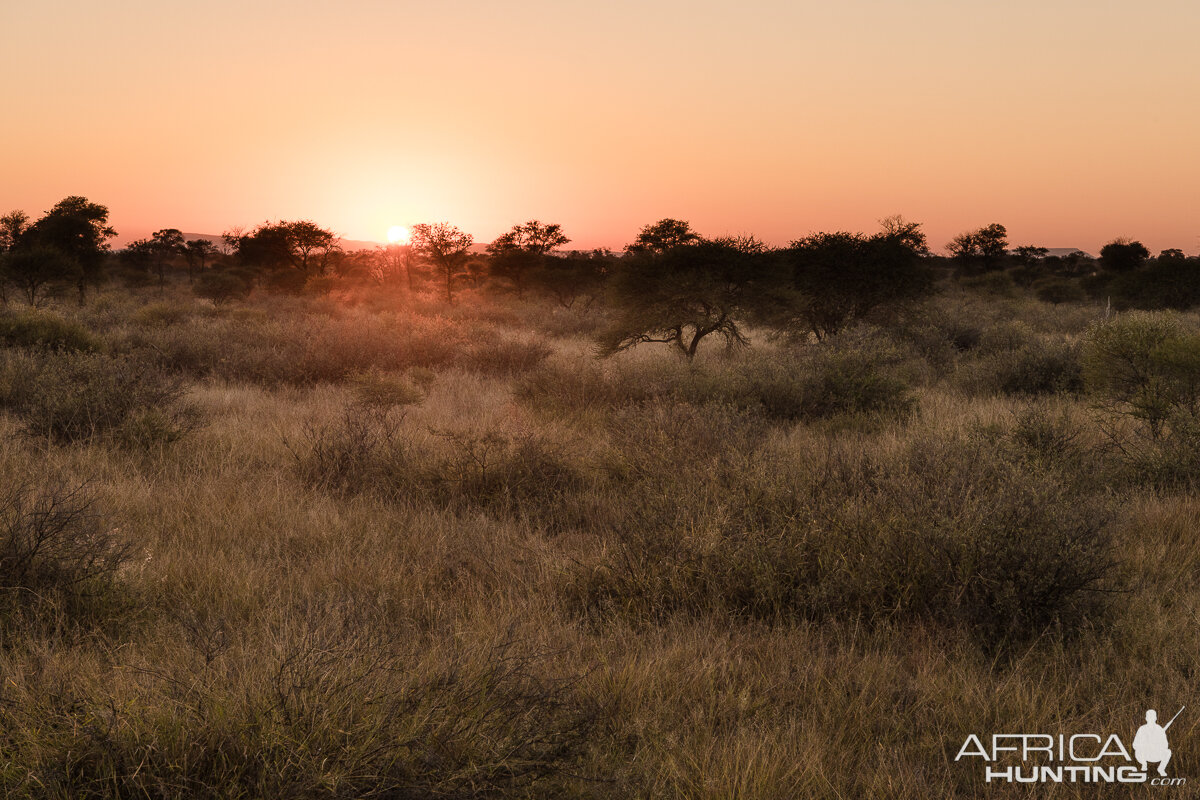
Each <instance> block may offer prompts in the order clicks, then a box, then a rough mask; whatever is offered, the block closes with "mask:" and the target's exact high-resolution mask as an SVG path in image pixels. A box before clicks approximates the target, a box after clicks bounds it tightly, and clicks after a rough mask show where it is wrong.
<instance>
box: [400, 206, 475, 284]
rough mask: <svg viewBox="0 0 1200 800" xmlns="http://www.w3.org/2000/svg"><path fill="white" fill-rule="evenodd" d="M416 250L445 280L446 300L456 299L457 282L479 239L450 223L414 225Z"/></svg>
mask: <svg viewBox="0 0 1200 800" xmlns="http://www.w3.org/2000/svg"><path fill="white" fill-rule="evenodd" d="M410 238H411V241H412V246H413V249H414V250H415V251H416V252H417V254H418V255H419V257H420V258H421V259H422V260H423V261H424V262H425V263H427V264H429V265H430V266H431V267H433V268H434V270H436V271H437V273H438V275H439V277H440V278H441V279H442V281H443V282H444V283H445V288H446V302H447V303H453V302H454V281H455V280H457V279H458V278H460V277H461V276H462V275H463V274H464V268H465V267H466V263H467V259H468V258H470V255H471V244H472V243H473V242H474V241H475V239H474V237H472V236H471V234H469V233H464V232H463V231H460V230H459V229H458V228H456V227H454V226H453V225H451V224H450V223H448V222H435V223H433V224H426V223H421V224H420V225H414V226H413V229H412V234H411V237H410Z"/></svg>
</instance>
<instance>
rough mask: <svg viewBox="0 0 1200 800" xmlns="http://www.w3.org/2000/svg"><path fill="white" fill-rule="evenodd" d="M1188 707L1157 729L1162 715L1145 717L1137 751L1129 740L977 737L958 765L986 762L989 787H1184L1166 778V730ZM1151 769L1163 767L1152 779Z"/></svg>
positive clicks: (962, 751) (971, 738)
mask: <svg viewBox="0 0 1200 800" xmlns="http://www.w3.org/2000/svg"><path fill="white" fill-rule="evenodd" d="M1186 707H1187V706H1183V707H1182V708H1180V709H1179V710H1178V711H1176V712H1175V716H1173V717H1171V721H1170V722H1168V723H1167V724H1166V725H1159V724H1158V712H1157V711H1155V710H1154V709H1149V710H1148V711H1146V723H1145V724H1144V725H1142V726H1141V727H1139V728H1138V729H1137V732H1136V733H1135V734H1134V737H1133V742H1132V745H1133V746H1132V748H1128V747H1126V745H1125V742H1127V741H1129V740H1128V739H1125V740H1122V737H1121V736H1119V735H1117V734H1115V733H1110V734H1107V735H1103V736H1102V735H1100V734H1099V733H1075V734H1065V733H1059V734H1056V735H1052V734H1048V733H996V734H992V735H991V736H990V737H986V736H984V737H981V736H979V735H978V734H974V733H973V734H971V735H969V736H968V737H967V738H966V739H965V740H964V741H963V743H962V747H960V748H959V750H958V755H956V756H955V757H954V760H955V761H956V762H957V761H961V760H963V759H972V758H978V759H981V761H982V763H981V764H980V766H981V767H982V768H983V773H984V780H985V781H986V782H987V783H993V782H1001V783H1148V784H1149V785H1151V786H1183V785H1184V784H1185V783H1186V782H1187V779H1186V778H1169V777H1167V764H1168V763H1170V761H1171V756H1172V755H1173V753H1172V751H1171V746H1170V742H1169V741H1168V739H1167V730H1168V729H1169V728H1170V727H1171V726H1172V725H1173V724H1174V723H1175V720H1177V719H1178V718H1179V715H1180V714H1182V713H1183V709H1184V708H1186ZM1131 749H1132V754H1131V752H1130V750H1131ZM968 763H969V762H968ZM1150 764H1156V765H1157V766H1158V774H1157V775H1156V776H1153V777H1152V776H1151V773H1150V766H1149V765H1150Z"/></svg>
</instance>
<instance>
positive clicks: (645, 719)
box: [0, 198, 1200, 800]
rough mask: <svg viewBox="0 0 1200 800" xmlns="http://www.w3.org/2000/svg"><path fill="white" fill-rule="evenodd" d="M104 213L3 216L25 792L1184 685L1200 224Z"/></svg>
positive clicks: (957, 728)
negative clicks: (935, 226) (588, 243)
mask: <svg viewBox="0 0 1200 800" xmlns="http://www.w3.org/2000/svg"><path fill="white" fill-rule="evenodd" d="M47 220H49V221H47ZM111 233H112V232H111V229H110V228H108V225H107V210H106V209H104V208H103V206H98V205H96V204H93V203H90V202H89V201H86V200H85V199H84V198H68V200H65V201H63V203H61V204H59V206H56V207H55V209H52V210H51V211H50V212H48V213H47V215H46V216H45V217H44V218H43V219H41V220H38V221H35V222H30V220H29V219H28V218H27V217H26V216H25V215H24V214H21V213H19V212H14V213H12V214H9V215H7V216H5V217H4V218H3V219H0V250H2V251H3V252H2V254H0V270H2V273H0V274H2V276H3V282H4V286H5V287H6V292H5V294H4V305H3V307H2V308H0V442H2V443H3V444H2V447H0V680H2V683H0V787H3V791H4V792H5V794H6V795H10V796H14V797H22V796H24V797H59V798H79V797H139V798H142V797H150V798H160V797H161V798H166V797H198V798H235V797H236V798H253V797H309V798H320V797H381V798H382V797H386V798H418V797H420V798H426V797H429V798H492V797H546V798H560V797H577V798H625V797H687V798H712V799H713V800H717V799H718V798H721V799H723V798H734V797H737V798H764V799H765V798H785V797H831V798H833V797H840V798H852V797H853V798H857V797H901V798H927V797H948V796H963V797H971V796H980V795H982V794H984V793H985V790H986V791H987V792H993V791H995V787H994V786H991V787H987V786H985V784H984V783H983V782H982V772H981V771H980V770H977V769H972V768H967V767H965V766H962V765H959V764H956V763H955V762H954V760H953V759H954V755H955V753H956V752H957V751H958V748H959V746H960V745H961V743H962V741H963V739H964V738H965V737H966V736H967V735H968V734H970V733H978V734H981V735H987V734H990V733H992V732H1006V731H1009V732H1011V731H1035V732H1058V731H1082V732H1110V731H1111V732H1117V733H1121V734H1123V735H1131V733H1132V730H1133V727H1134V726H1135V724H1136V722H1137V721H1138V719H1139V716H1140V714H1141V713H1143V712H1144V709H1145V708H1146V707H1157V708H1168V707H1171V708H1173V707H1175V706H1176V705H1177V704H1179V703H1182V702H1184V700H1185V699H1186V698H1187V697H1189V695H1190V689H1191V687H1192V686H1193V685H1194V681H1195V675H1196V673H1197V669H1198V668H1200V629H1198V628H1197V626H1196V619H1197V616H1196V615H1197V611H1198V608H1200V588H1198V586H1197V578H1198V577H1200V546H1197V542H1196V539H1195V532H1196V530H1197V522H1198V521H1200V316H1198V315H1197V314H1196V313H1195V312H1194V311H1191V310H1190V308H1191V306H1192V305H1194V304H1195V303H1196V302H1200V294H1197V292H1200V278H1198V277H1197V273H1198V272H1200V270H1198V269H1197V268H1198V267H1200V265H1198V264H1197V260H1196V259H1194V258H1187V257H1186V256H1184V255H1183V254H1182V253H1179V252H1178V251H1169V252H1165V253H1163V254H1160V255H1159V256H1158V257H1156V258H1151V257H1150V256H1149V253H1148V252H1145V248H1144V247H1141V246H1140V245H1138V247H1141V249H1140V250H1139V249H1138V248H1136V247H1133V245H1134V244H1137V243H1133V242H1128V241H1124V240H1118V241H1116V242H1114V243H1113V244H1112V245H1110V246H1109V247H1106V248H1105V250H1104V251H1102V252H1101V254H1100V256H1101V257H1100V259H1099V260H1093V259H1090V258H1088V257H1086V256H1083V255H1079V256H1071V257H1066V258H1056V257H1054V256H1051V255H1049V254H1048V252H1046V251H1044V250H1042V249H1041V248H1037V247H1032V246H1030V247H1021V248H1015V249H1014V248H1010V247H1009V245H1008V243H1007V240H1006V238H1005V237H1006V232H1005V231H1004V229H1003V227H1002V226H999V225H990V226H987V227H985V228H981V229H980V230H979V231H974V232H968V233H965V234H963V235H961V236H960V237H956V239H955V241H954V242H952V243H951V245H950V246H949V247H948V249H949V250H950V252H951V254H952V256H951V258H948V259H942V258H937V257H934V256H931V255H930V253H929V250H928V248H927V246H926V242H925V239H924V236H923V235H922V233H921V231H920V227H919V226H917V225H915V224H913V223H910V222H906V221H904V220H902V219H898V218H892V219H889V220H885V221H884V224H883V225H882V227H881V230H880V231H878V232H874V233H850V232H833V233H817V234H810V235H808V236H806V237H804V238H801V239H798V240H797V241H795V242H794V243H792V244H791V245H790V246H788V247H784V248H770V247H767V246H766V245H764V244H763V243H761V242H758V241H756V240H754V239H752V238H738V239H709V238H706V237H703V236H701V235H700V234H699V233H698V232H696V231H694V230H692V229H691V227H690V226H689V225H687V223H684V222H681V221H678V220H663V221H660V222H658V223H655V224H653V225H648V226H647V227H646V228H645V229H643V230H642V231H641V232H640V233H639V234H638V235H637V236H636V238H635V239H634V241H633V242H632V243H631V245H630V246H629V247H628V248H627V250H626V252H624V253H622V254H614V253H609V252H589V253H580V252H564V248H565V247H566V245H568V243H569V240H568V239H567V236H566V234H565V232H564V231H562V230H561V229H560V228H559V227H558V226H556V225H546V224H542V223H540V222H537V221H531V222H528V223H524V224H522V225H518V226H515V227H514V228H513V230H512V231H510V232H509V233H508V234H505V235H504V236H502V237H500V238H499V239H497V240H496V241H495V242H493V243H491V244H490V245H489V246H488V247H487V248H486V249H485V248H481V247H478V246H476V245H475V243H474V241H473V239H472V238H471V237H470V236H469V235H468V234H466V233H464V232H463V231H460V230H458V229H456V228H454V227H453V226H451V225H447V224H445V223H439V224H432V225H424V226H418V227H417V228H415V229H414V237H413V240H412V242H411V244H405V245H393V246H391V247H388V248H380V249H378V250H376V251H360V252H341V251H340V250H339V249H338V247H337V240H336V237H334V236H333V235H332V234H331V233H330V232H329V231H325V230H323V229H321V228H320V227H319V226H317V225H315V224H314V223H311V222H304V221H302V222H275V223H265V224H263V225H261V226H259V227H257V228H255V229H253V230H250V231H234V232H229V233H227V234H226V235H225V237H224V238H223V239H222V240H220V241H209V240H206V239H196V240H193V241H191V242H188V241H186V240H185V237H184V236H183V235H182V234H181V233H180V232H179V231H177V230H174V229H165V230H163V231H159V232H157V233H156V234H155V235H154V236H153V237H152V238H151V239H148V240H145V241H142V242H135V243H134V244H132V245H131V246H129V247H127V248H125V249H124V250H121V251H118V252H110V251H109V250H108V249H107V248H106V246H105V242H106V240H107V239H109V238H111ZM200 242H207V244H200ZM1189 292H1190V293H1191V294H1189ZM1126 725H1127V726H1128V730H1127V729H1126V727H1122V726H1126ZM1188 726H1189V728H1188V729H1189V730H1190V729H1191V723H1188ZM1172 733H1173V739H1172V741H1173V742H1175V745H1174V746H1175V747H1176V750H1175V757H1174V759H1173V760H1172V770H1173V772H1175V773H1177V774H1181V775H1188V774H1189V772H1190V771H1192V770H1194V769H1195V765H1196V764H1197V758H1196V755H1195V751H1194V749H1193V748H1192V745H1191V744H1190V742H1189V740H1188V737H1186V736H1182V735H1180V736H1176V735H1175V729H1173V731H1172ZM1094 793H1095V787H1092V786H1087V785H1074V786H1072V785H1061V786H1039V787H1034V789H1026V788H1024V787H1015V788H1014V789H1012V794H1013V795H1014V796H1029V797H1033V796H1038V797H1041V796H1058V797H1072V796H1089V797H1090V796H1093V794H1094Z"/></svg>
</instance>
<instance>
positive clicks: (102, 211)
mask: <svg viewBox="0 0 1200 800" xmlns="http://www.w3.org/2000/svg"><path fill="white" fill-rule="evenodd" d="M116 235H117V232H116V231H115V230H113V229H112V227H111V226H109V224H108V208H107V207H106V206H102V205H99V204H98V203H92V202H90V201H89V200H88V199H87V198H86V197H79V196H72V197H67V198H64V199H63V200H60V201H59V202H58V203H57V204H56V205H55V206H54V208H52V209H50V210H49V211H47V212H46V214H45V215H44V216H43V217H42V218H41V219H39V220H38V221H37V222H35V223H33V225H31V226H30V227H29V229H28V230H27V231H26V232H25V233H24V234H23V235H22V236H21V243H22V246H24V244H26V243H28V244H29V245H30V246H41V247H47V248H51V249H53V250H57V251H58V252H59V253H61V254H62V256H63V257H65V258H66V259H67V260H68V261H69V262H71V263H73V264H74V265H75V266H76V267H77V268H78V270H77V272H76V277H75V287H76V289H77V290H78V292H79V303H80V305H82V304H83V302H84V299H85V293H86V290H87V287H88V285H92V286H95V285H97V284H98V283H99V282H100V279H101V277H102V273H103V268H104V260H105V257H106V254H107V253H108V249H109V245H108V240H109V239H111V238H112V237H114V236H116Z"/></svg>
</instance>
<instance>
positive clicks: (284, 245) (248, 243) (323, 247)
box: [225, 220, 337, 283]
mask: <svg viewBox="0 0 1200 800" xmlns="http://www.w3.org/2000/svg"><path fill="white" fill-rule="evenodd" d="M225 238H226V241H227V242H231V244H232V246H233V247H234V248H235V249H236V253H237V258H238V260H239V261H241V262H242V263H243V264H244V265H246V266H249V267H255V268H258V269H265V270H273V271H278V270H287V269H291V270H295V273H296V276H297V277H298V278H299V282H300V283H304V282H305V281H307V280H308V278H309V277H311V276H312V275H313V274H317V275H324V274H325V270H326V268H327V267H328V265H329V258H330V256H331V254H332V253H333V252H334V251H335V250H336V248H337V237H336V236H334V235H333V232H332V231H328V230H326V229H324V228H322V227H320V226H318V225H317V224H316V223H315V222H311V221H309V220H299V221H296V222H276V223H266V222H264V223H263V224H262V225H259V226H258V227H257V228H255V229H254V230H253V231H252V232H250V233H248V234H237V233H235V232H234V233H228V234H226V235H225Z"/></svg>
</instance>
